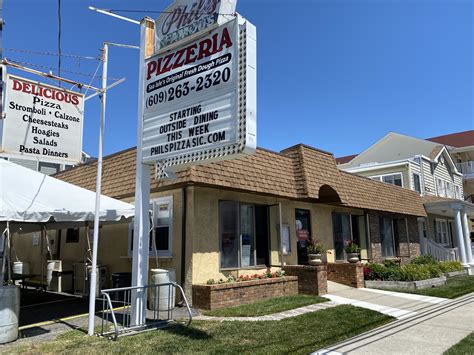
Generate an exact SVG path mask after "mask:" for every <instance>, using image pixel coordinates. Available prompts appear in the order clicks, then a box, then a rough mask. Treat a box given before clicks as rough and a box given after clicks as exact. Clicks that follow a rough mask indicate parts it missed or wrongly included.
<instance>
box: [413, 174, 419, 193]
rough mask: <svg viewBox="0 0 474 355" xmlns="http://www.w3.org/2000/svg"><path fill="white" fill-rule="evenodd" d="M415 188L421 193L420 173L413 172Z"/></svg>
mask: <svg viewBox="0 0 474 355" xmlns="http://www.w3.org/2000/svg"><path fill="white" fill-rule="evenodd" d="M413 188H414V189H415V191H417V192H418V193H420V194H421V184H420V175H418V174H413Z"/></svg>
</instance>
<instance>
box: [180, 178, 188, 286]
mask: <svg viewBox="0 0 474 355" xmlns="http://www.w3.org/2000/svg"><path fill="white" fill-rule="evenodd" d="M187 192H188V188H187V186H185V187H183V188H182V189H181V193H182V196H183V201H182V206H181V287H182V288H183V290H184V284H185V282H184V280H185V277H186V220H187V216H186V215H187Z"/></svg>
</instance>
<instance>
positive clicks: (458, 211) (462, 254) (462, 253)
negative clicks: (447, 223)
mask: <svg viewBox="0 0 474 355" xmlns="http://www.w3.org/2000/svg"><path fill="white" fill-rule="evenodd" d="M453 210H454V224H455V226H456V236H457V240H458V249H459V256H460V257H461V263H462V264H463V265H464V266H467V259H466V249H465V245H464V236H463V232H462V223H461V208H460V207H454V208H453Z"/></svg>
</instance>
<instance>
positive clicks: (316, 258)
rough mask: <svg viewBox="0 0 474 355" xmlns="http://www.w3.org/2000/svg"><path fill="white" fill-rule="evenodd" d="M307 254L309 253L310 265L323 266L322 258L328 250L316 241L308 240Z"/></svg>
mask: <svg viewBox="0 0 474 355" xmlns="http://www.w3.org/2000/svg"><path fill="white" fill-rule="evenodd" d="M306 252H307V253H308V263H309V264H310V265H313V266H317V265H321V264H322V263H323V261H322V259H321V256H322V254H323V253H324V252H326V249H325V248H324V246H323V245H322V244H321V243H320V242H319V241H317V240H316V239H310V238H308V240H307V243H306Z"/></svg>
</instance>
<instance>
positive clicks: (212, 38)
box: [142, 19, 256, 171]
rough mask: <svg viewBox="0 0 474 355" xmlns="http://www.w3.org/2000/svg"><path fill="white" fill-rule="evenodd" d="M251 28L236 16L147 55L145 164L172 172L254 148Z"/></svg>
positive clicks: (253, 48) (254, 58)
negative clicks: (193, 39)
mask: <svg viewBox="0 0 474 355" xmlns="http://www.w3.org/2000/svg"><path fill="white" fill-rule="evenodd" d="M249 27H250V30H249V29H248V28H249ZM252 30H253V31H252ZM248 32H250V33H255V27H253V26H251V25H250V24H248V25H245V24H243V25H239V22H238V19H234V20H232V21H229V22H227V23H226V24H224V25H222V26H219V27H218V28H216V29H214V30H213V31H211V32H209V33H208V34H207V35H205V36H202V37H200V38H199V39H198V40H196V41H194V42H187V43H186V44H183V45H180V46H178V47H176V48H175V49H173V50H168V51H159V52H158V53H157V55H155V56H152V57H150V58H148V59H147V60H146V62H145V87H144V91H145V101H144V108H143V112H144V116H143V141H142V147H143V148H142V149H143V150H142V153H143V162H144V163H154V162H159V163H161V164H164V165H165V166H166V167H167V170H168V171H173V170H176V168H177V167H179V166H183V165H188V164H192V163H194V162H198V161H204V160H206V161H211V160H219V159H223V158H224V157H226V156H231V155H234V156H236V155H238V154H241V153H242V154H251V153H253V152H254V151H255V146H256V122H255V120H256V55H255V52H256V51H255V44H256V42H255V35H254V36H253V38H249V36H248ZM249 46H250V47H251V48H252V50H251V51H249V50H248V48H249Z"/></svg>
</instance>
